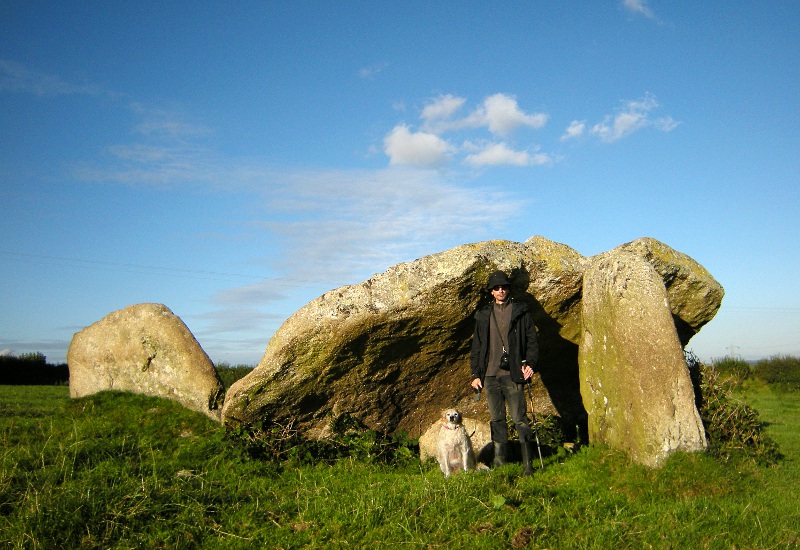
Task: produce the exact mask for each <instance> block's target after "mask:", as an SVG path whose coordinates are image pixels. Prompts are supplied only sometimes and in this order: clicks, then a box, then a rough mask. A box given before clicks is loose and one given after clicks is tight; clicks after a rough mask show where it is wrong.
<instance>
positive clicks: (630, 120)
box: [590, 94, 679, 143]
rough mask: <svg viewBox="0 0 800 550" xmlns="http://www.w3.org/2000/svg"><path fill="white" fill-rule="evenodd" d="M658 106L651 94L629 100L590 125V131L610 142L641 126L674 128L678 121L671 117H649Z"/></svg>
mask: <svg viewBox="0 0 800 550" xmlns="http://www.w3.org/2000/svg"><path fill="white" fill-rule="evenodd" d="M658 107H659V104H658V101H656V98H655V96H653V95H652V94H647V95H645V97H644V98H642V99H640V100H636V101H629V102H627V103H626V104H625V106H624V107H622V108H621V109H620V110H619V111H618V112H617V113H616V114H614V115H613V116H612V115H607V116H606V117H605V118H604V119H603V122H600V123H597V124H595V125H594V126H592V128H591V130H590V133H591V134H592V135H594V136H596V137H598V138H599V139H600V140H601V141H604V142H606V143H612V142H614V141H617V140H619V139H622V138H624V137H625V136H628V135H630V134H632V133H634V132H636V131H638V130H641V129H642V128H648V127H652V128H655V129H657V130H660V131H662V132H669V131H672V130H674V129H675V128H676V127H677V126H678V124H679V122H677V121H675V120H674V119H672V117H662V118H657V119H654V118H651V112H652V111H654V110H655V109H657V108H658Z"/></svg>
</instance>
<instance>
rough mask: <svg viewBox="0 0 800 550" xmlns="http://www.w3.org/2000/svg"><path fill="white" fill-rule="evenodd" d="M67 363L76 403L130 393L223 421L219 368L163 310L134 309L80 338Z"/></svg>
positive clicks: (106, 320)
mask: <svg viewBox="0 0 800 550" xmlns="http://www.w3.org/2000/svg"><path fill="white" fill-rule="evenodd" d="M67 363H68V365H69V393H70V397H83V396H85V395H90V394H93V393H97V392H100V391H103V390H121V391H129V392H133V393H139V394H143V395H151V396H155V397H164V398H167V399H172V400H173V401H177V402H179V403H181V404H182V405H183V406H185V407H187V408H188V409H191V410H194V411H198V412H201V413H203V414H205V415H206V416H208V417H210V418H212V419H214V420H216V421H220V408H221V405H222V400H223V395H224V388H223V385H222V382H221V381H220V379H219V376H218V375H217V372H216V370H215V369H214V365H213V364H212V363H211V360H210V359H209V358H208V355H206V353H205V352H204V351H203V350H202V348H201V347H200V345H199V344H198V343H197V340H195V338H194V336H193V335H192V333H191V332H190V331H189V329H188V328H187V327H186V325H185V324H184V323H183V321H181V319H180V318H179V317H177V316H176V315H175V314H173V313H172V312H171V311H170V310H169V309H168V308H167V307H166V306H163V305H161V304H138V305H133V306H129V307H127V308H125V309H122V310H119V311H115V312H113V313H111V314H109V315H108V316H106V317H104V318H103V319H101V320H100V321H98V322H96V323H95V324H93V325H91V326H89V327H87V328H85V329H83V330H82V331H80V332H78V333H77V334H75V336H74V337H73V338H72V342H71V343H70V346H69V350H68V352H67Z"/></svg>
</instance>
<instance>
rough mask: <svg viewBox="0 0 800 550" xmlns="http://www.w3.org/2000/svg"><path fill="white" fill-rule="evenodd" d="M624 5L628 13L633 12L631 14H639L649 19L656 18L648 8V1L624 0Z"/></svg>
mask: <svg viewBox="0 0 800 550" xmlns="http://www.w3.org/2000/svg"><path fill="white" fill-rule="evenodd" d="M622 5H623V6H624V7H625V9H627V10H628V11H631V12H633V13H636V14H639V15H643V16H644V17H647V18H648V19H653V18H655V14H654V13H653V10H651V9H650V8H649V7H648V6H647V0H622Z"/></svg>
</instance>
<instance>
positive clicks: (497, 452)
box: [492, 441, 508, 467]
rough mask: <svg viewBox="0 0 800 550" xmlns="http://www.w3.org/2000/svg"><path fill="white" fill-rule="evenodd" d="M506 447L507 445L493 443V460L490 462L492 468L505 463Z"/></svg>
mask: <svg viewBox="0 0 800 550" xmlns="http://www.w3.org/2000/svg"><path fill="white" fill-rule="evenodd" d="M507 447H508V443H498V442H497V441H495V442H494V460H493V461H492V466H495V467H497V466H503V465H505V463H506V448H507Z"/></svg>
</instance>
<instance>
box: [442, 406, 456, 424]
mask: <svg viewBox="0 0 800 550" xmlns="http://www.w3.org/2000/svg"><path fill="white" fill-rule="evenodd" d="M442 419H443V420H444V421H445V422H446V423H447V424H455V425H459V424H461V413H460V412H458V411H457V410H455V409H447V410H446V411H444V413H442Z"/></svg>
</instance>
